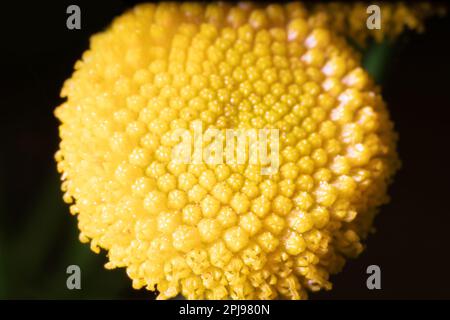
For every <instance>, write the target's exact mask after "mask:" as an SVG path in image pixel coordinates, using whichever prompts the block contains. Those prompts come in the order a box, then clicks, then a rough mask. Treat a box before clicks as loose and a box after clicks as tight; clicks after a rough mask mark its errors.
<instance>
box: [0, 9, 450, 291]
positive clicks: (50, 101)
mask: <svg viewBox="0 0 450 320" xmlns="http://www.w3.org/2000/svg"><path fill="white" fill-rule="evenodd" d="M134 3H135V2H134V1H90V2H89V1H76V0H73V1H53V2H52V1H47V2H34V3H32V4H31V3H26V2H19V1H14V2H13V1H11V2H9V3H3V2H2V3H1V4H0V12H1V18H0V23H1V25H0V30H1V31H0V32H1V33H0V34H1V39H0V54H1V56H0V61H1V62H0V66H1V69H0V73H1V83H0V88H1V89H0V90H1V94H0V114H1V128H0V130H1V131H0V133H1V136H0V137H1V138H0V142H1V146H2V150H1V151H0V199H1V200H3V201H0V203H2V204H3V205H0V210H1V213H2V214H1V216H0V219H1V221H0V224H1V225H2V226H3V227H2V230H3V232H2V234H1V239H0V241H1V242H2V246H1V248H2V255H1V257H0V258H1V259H3V260H4V262H5V265H6V266H7V267H5V268H6V272H7V273H6V275H7V280H6V281H10V282H11V281H12V282H14V281H18V283H17V284H16V283H10V285H9V287H10V288H11V287H12V288H13V289H10V290H9V291H8V292H6V293H5V292H4V293H3V295H4V296H3V297H4V298H61V297H62V296H60V294H59V292H58V291H51V290H48V291H45V290H47V289H45V288H46V287H47V286H46V281H47V279H51V275H52V273H58V274H59V275H60V276H61V279H62V278H63V275H64V272H65V269H64V268H65V267H64V266H63V262H61V259H62V258H61V256H63V255H64V250H65V249H64V248H65V244H68V243H72V242H76V241H77V239H76V232H77V231H76V219H75V218H73V217H71V216H70V215H69V213H68V208H67V207H66V206H65V205H64V204H63V203H62V200H61V194H59V193H57V192H55V195H54V196H51V197H50V199H53V201H50V203H47V204H45V205H44V207H45V208H44V209H43V210H46V209H48V210H49V212H56V213H58V214H59V215H60V217H59V218H58V219H59V221H60V224H58V225H57V227H54V226H49V225H48V224H49V223H50V222H49V221H51V219H47V218H46V217H44V216H43V217H42V219H38V220H33V224H32V229H33V228H34V229H35V230H34V231H35V233H34V234H33V235H32V236H30V235H28V234H27V231H26V230H28V229H27V228H29V227H27V226H29V225H30V223H29V220H30V217H29V212H30V207H31V206H33V204H34V203H35V201H36V200H39V197H41V196H42V190H43V189H42V188H43V187H42V186H43V185H46V184H51V183H55V181H56V182H57V176H56V173H55V171H56V170H55V164H54V160H53V154H54V152H55V151H56V150H57V145H58V132H57V126H58V123H57V121H56V119H55V118H54V116H53V110H54V108H55V107H56V106H57V105H58V104H59V103H60V102H61V99H60V98H59V91H60V88H61V86H62V83H63V81H64V79H66V78H68V77H69V76H70V74H71V72H72V67H73V64H74V62H75V61H76V60H77V59H78V58H79V57H80V56H81V54H82V52H83V51H84V50H86V49H87V47H88V39H89V36H90V35H91V34H93V33H95V32H98V31H100V30H102V29H103V28H104V27H106V26H107V25H108V23H109V22H110V21H111V19H112V18H113V17H114V16H116V15H118V14H120V13H121V12H123V11H124V10H125V9H126V8H128V7H130V6H131V5H132V4H134ZM69 4H78V5H79V6H80V7H81V12H82V21H81V23H82V29H81V30H72V31H71V30H68V29H67V28H66V18H67V14H66V8H67V6H68V5H69ZM449 31H450V19H449V17H446V18H444V19H432V20H430V21H429V22H428V23H427V30H426V33H425V34H422V35H418V34H415V33H412V32H408V33H406V34H405V35H404V36H402V37H401V38H400V39H399V40H398V41H397V42H396V46H395V50H394V52H393V55H392V57H391V60H390V64H389V66H388V69H387V72H386V75H385V80H384V82H383V95H384V98H385V100H386V101H387V103H388V105H389V108H390V112H391V115H392V118H393V121H394V123H395V126H396V129H397V131H398V132H399V135H400V142H399V153H400V157H401V159H402V163H403V166H402V169H401V171H399V172H398V174H397V176H396V179H395V182H394V184H393V185H392V187H391V188H390V195H391V198H392V201H391V203H390V204H388V205H386V206H384V207H383V208H382V210H381V214H380V215H379V216H378V217H377V219H376V224H375V226H376V228H377V233H376V234H375V235H372V236H371V237H370V238H369V239H368V241H367V246H368V249H367V250H366V251H365V252H364V253H363V254H362V255H361V256H360V257H359V258H358V259H356V260H352V261H349V262H348V264H347V266H346V267H345V269H344V271H343V272H342V273H341V274H339V275H336V276H333V278H332V282H333V283H334V289H333V290H332V291H330V292H321V293H317V294H311V298H312V299H431V298H437V299H442V298H445V299H449V298H450V274H449V270H450V255H449V253H450V250H449V244H450V241H449V234H450V230H449V227H450V209H449V203H450V156H449V155H450V153H449V151H448V148H449V146H450V143H449V136H450V128H449V118H448V115H449V114H450V113H449V108H450V81H449V80H450V78H449V77H450V61H449V59H450V45H449V41H450V37H449V35H450V32H449ZM55 208H56V209H55ZM50 209H52V210H53V211H52V210H50ZM36 229H37V230H38V231H37V232H36ZM40 237H44V238H45V237H48V238H49V239H51V240H48V241H49V242H50V244H49V247H50V251H49V252H50V253H46V254H45V256H44V257H43V258H42V265H43V267H41V269H39V270H40V271H35V270H33V272H34V273H32V272H29V269H28V268H30V266H29V265H28V264H27V263H26V262H27V261H28V260H27V256H28V255H29V254H32V253H33V250H34V249H33V244H34V243H35V242H39V241H41V240H40ZM24 238H26V239H27V241H25V240H23V239H24ZM42 241H43V240H42ZM87 247H88V246H87V245H83V246H82V248H83V249H81V250H85V251H89V250H88V248H87ZM88 254H92V255H94V254H93V253H88ZM21 257H23V258H21ZM95 259H96V260H95V261H94V262H93V264H92V265H91V266H90V268H97V269H99V271H98V273H97V276H96V277H97V278H99V279H100V281H101V282H102V284H101V286H98V285H97V286H95V288H92V287H89V282H87V283H86V284H85V285H84V291H83V293H81V294H79V295H78V296H76V297H81V298H82V297H96V298H105V297H106V298H109V297H111V295H110V291H109V290H110V288H109V287H108V283H111V282H114V281H119V282H123V283H126V284H127V286H126V287H125V288H124V289H120V290H119V291H118V292H117V294H116V295H115V296H113V297H117V298H145V297H153V295H152V294H151V293H148V292H145V291H135V290H133V289H131V282H129V280H128V279H126V275H125V273H124V272H123V270H119V271H106V270H103V269H102V266H101V265H102V263H104V262H105V258H104V254H101V255H100V256H98V257H97V258H95ZM33 261H34V260H33ZM58 261H59V262H58ZM73 263H75V264H77V263H78V262H77V261H73ZM371 264H376V265H379V266H380V267H381V271H382V290H374V291H369V290H367V288H366V284H365V279H366V278H367V275H366V272H365V271H366V268H367V266H368V265H371ZM36 272H37V273H36ZM106 274H107V275H106ZM14 279H20V280H14ZM117 279H119V280H117ZM61 286H65V283H61ZM90 291H92V292H94V291H95V293H93V294H91V293H89V292H90ZM0 293H1V288H0ZM70 297H72V296H71V295H68V296H64V298H70Z"/></svg>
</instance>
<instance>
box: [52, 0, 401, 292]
mask: <svg viewBox="0 0 450 320" xmlns="http://www.w3.org/2000/svg"><path fill="white" fill-rule="evenodd" d="M303 13H304V12H303V9H302V7H301V6H297V5H296V4H288V5H267V6H264V7H254V6H252V5H250V4H238V5H229V4H211V5H199V4H189V3H185V4H168V3H162V4H145V5H139V6H137V7H135V8H134V9H132V10H130V11H128V12H126V13H125V14H123V15H122V16H120V17H118V18H116V19H115V20H114V22H113V23H112V25H111V26H110V27H109V28H108V29H107V30H105V31H104V32H101V33H99V34H96V35H94V36H93V37H92V38H91V42H90V49H89V50H88V51H86V52H85V53H84V54H83V57H82V59H81V60H80V61H78V62H77V63H76V65H75V71H74V73H73V75H72V77H71V78H70V79H68V80H67V81H66V82H65V84H64V88H63V90H62V96H63V97H65V98H67V100H66V102H64V103H63V104H62V105H60V106H59V107H58V108H57V109H56V116H57V117H58V119H59V120H60V121H61V125H60V136H61V143H60V150H59V151H58V152H57V154H56V159H57V162H58V170H59V171H60V172H61V174H62V178H63V181H64V182H63V186H62V188H63V191H65V195H64V200H65V201H66V202H68V203H71V207H70V210H71V213H73V214H76V215H77V217H78V221H79V229H80V231H81V233H80V239H81V241H83V242H88V241H90V243H91V248H92V250H94V251H95V252H99V250H100V249H101V248H102V249H105V250H106V251H107V252H108V258H109V262H108V263H107V264H106V267H107V268H116V267H125V268H126V269H127V273H128V275H129V277H130V278H131V279H132V281H133V287H134V288H141V287H144V286H145V287H146V288H147V289H149V290H155V289H157V290H158V292H159V298H162V299H166V298H170V297H174V296H176V295H178V294H182V295H183V296H185V297H186V298H188V299H222V298H232V299H273V298H276V297H280V298H289V299H302V298H306V296H307V291H317V290H320V289H322V288H325V289H330V288H331V283H330V282H329V275H330V274H333V273H336V272H339V271H340V269H341V268H342V266H343V264H344V262H345V258H346V257H354V256H357V255H358V254H359V253H360V252H361V251H362V249H363V245H362V243H361V241H362V239H364V238H365V237H366V235H367V233H368V232H369V230H370V228H371V224H372V220H373V218H374V215H375V213H376V210H377V207H378V206H379V205H381V204H383V203H385V202H386V200H387V199H386V188H387V185H388V183H389V181H390V178H391V176H392V174H393V173H394V171H395V170H396V168H397V166H398V161H397V156H396V152H395V141H396V136H395V133H394V132H393V126H392V123H391V122H390V120H389V116H388V114H387V111H386V108H385V104H384V102H383V100H382V98H381V96H380V94H379V91H378V89H377V88H376V87H375V86H374V84H373V83H372V81H371V79H370V78H369V76H368V75H367V73H366V72H365V71H364V70H363V69H362V68H361V66H360V59H359V57H358V56H357V54H356V53H355V52H354V51H353V50H352V49H351V48H350V46H349V45H347V43H346V42H345V40H344V39H342V38H340V37H339V36H337V35H335V34H333V33H332V32H330V31H329V30H327V29H325V28H320V27H317V26H314V25H313V24H311V23H309V22H308V20H307V19H306V18H307V17H305V16H304V14H303ZM196 121H197V122H198V121H201V123H202V125H203V129H204V130H206V129H208V128H215V129H217V130H225V129H238V128H239V129H251V128H253V129H277V130H279V167H278V170H277V171H276V172H274V173H272V174H269V175H263V174H261V171H260V169H261V167H262V164H260V163H259V164H250V163H249V162H247V163H244V164H235V163H226V162H224V163H221V164H207V163H195V164H193V163H180V162H179V161H177V159H174V157H173V153H172V152H171V151H172V149H173V147H174V144H176V141H174V139H172V133H173V132H175V131H176V130H179V129H186V130H187V131H189V132H191V131H192V130H193V128H192V127H193V124H194V123H195V122H196Z"/></svg>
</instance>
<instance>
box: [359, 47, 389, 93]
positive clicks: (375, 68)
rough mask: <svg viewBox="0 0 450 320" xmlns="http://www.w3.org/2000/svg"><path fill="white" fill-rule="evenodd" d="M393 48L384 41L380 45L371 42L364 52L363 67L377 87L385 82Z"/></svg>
mask: <svg viewBox="0 0 450 320" xmlns="http://www.w3.org/2000/svg"><path fill="white" fill-rule="evenodd" d="M393 48H394V45H393V43H392V42H391V41H389V40H385V41H383V42H382V43H376V42H373V43H372V44H370V45H369V47H368V48H367V49H366V50H364V54H363V61H362V64H363V67H364V69H366V71H367V72H368V73H369V74H370V75H371V76H372V77H373V79H374V80H375V82H376V83H377V84H379V85H381V84H382V83H383V82H384V81H385V77H386V74H387V71H388V69H389V63H390V58H391V55H392V51H393Z"/></svg>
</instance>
